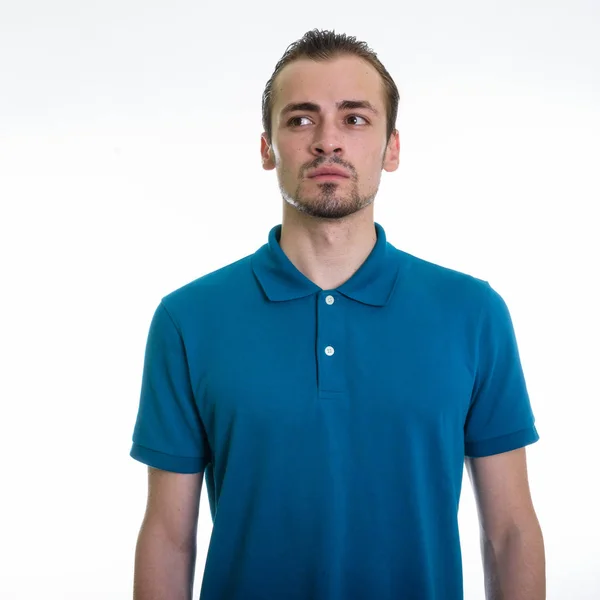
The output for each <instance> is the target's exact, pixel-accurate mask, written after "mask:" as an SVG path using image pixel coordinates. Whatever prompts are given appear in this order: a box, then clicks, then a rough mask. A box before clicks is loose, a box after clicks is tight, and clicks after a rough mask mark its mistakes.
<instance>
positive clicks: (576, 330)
mask: <svg viewBox="0 0 600 600" xmlns="http://www.w3.org/2000/svg"><path fill="white" fill-rule="evenodd" d="M253 6H254V8H251V7H249V6H247V5H243V4H241V3H240V4H239V5H228V4H227V5H226V4H217V6H214V5H210V4H209V5H204V4H203V5H201V4H200V3H197V2H191V1H179V2H171V3H169V4H168V5H167V4H166V3H154V2H152V3H148V2H144V3H143V2H141V1H133V0H121V1H120V2H116V1H114V0H113V1H106V2H103V3H97V4H92V5H90V4H89V3H86V4H81V3H75V2H65V1H62V2H61V1H59V2H53V3H43V2H39V1H38V2H20V3H15V4H12V5H9V4H8V3H6V6H4V7H2V8H0V73H2V76H1V77H0V251H1V255H2V295H1V306H2V310H1V311H0V315H1V317H0V318H1V322H0V352H1V356H0V358H1V359H2V375H1V376H0V388H1V389H0V401H1V403H2V419H1V420H0V444H1V449H2V456H3V459H4V460H3V463H2V464H3V481H4V485H3V490H4V492H3V494H2V501H1V507H2V510H0V531H1V532H2V533H1V535H0V553H1V556H0V561H1V563H2V565H3V569H2V570H1V572H0V597H2V598H6V599H7V600H9V599H10V600H24V599H30V598H36V597H44V598H47V599H49V600H50V599H52V600H55V599H57V600H58V599H60V600H81V599H82V598H85V599H86V600H95V599H103V600H104V599H106V598H111V599H114V600H125V599H127V598H131V595H132V586H133V559H134V547H135V542H136V537H137V533H138V530H139V527H140V524H141V519H142V516H143V512H144V509H145V501H146V477H147V475H146V467H145V466H144V465H142V464H140V463H137V462H136V461H134V460H133V459H131V458H130V457H129V449H130V445H131V434H132V431H133V425H134V421H135V416H136V411H137V406H138V400H139V392H140V384H141V374H142V365H143V352H144V346H145V342H146V336H147V333H148V327H149V324H150V319H151V317H152V314H153V311H154V309H155V308H156V306H157V304H158V302H159V300H160V298H161V297H162V296H163V295H165V294H167V293H169V292H170V291H172V290H174V289H175V288H177V287H179V286H181V285H183V284H185V283H187V282H188V281H191V280H192V279H195V278H197V277H199V276H201V275H203V274H205V273H208V272H210V271H212V270H215V269H218V268H220V267H221V266H224V265H226V264H228V263H230V262H233V261H235V260H237V259H239V258H241V257H243V256H246V255H248V254H251V253H253V252H254V251H255V250H256V249H258V247H259V246H261V245H263V244H264V243H265V242H266V241H267V235H268V232H269V230H270V228H271V227H272V226H273V225H275V224H277V223H279V222H281V197H280V195H279V191H278V188H277V181H276V174H275V172H274V171H270V172H267V171H263V170H262V168H261V162H260V154H259V149H260V134H261V132H262V127H261V113H260V107H261V104H260V102H261V94H262V91H263V88H264V85H265V83H266V82H267V80H268V78H269V77H270V75H271V73H272V71H273V69H274V67H275V64H276V62H277V60H279V58H280V57H281V55H282V54H283V52H284V51H285V49H286V47H287V46H288V44H290V43H291V42H293V41H295V40H296V39H298V38H299V37H301V36H302V35H303V34H304V33H305V31H307V30H309V29H312V28H314V27H318V28H321V29H326V28H327V29H335V30H336V32H341V33H347V34H349V35H354V36H356V37H357V38H358V39H360V40H364V41H366V42H367V43H368V44H369V46H370V47H371V48H373V49H374V50H375V51H376V52H377V53H378V56H379V58H380V59H381V60H382V62H383V63H384V65H385V66H386V68H387V69H388V71H389V72H390V73H391V75H392V77H394V79H395V81H396V83H397V85H398V87H399V89H400V94H401V99H400V108H399V116H398V121H397V126H398V129H399V131H400V140H401V154H400V168H399V170H398V171H396V172H395V173H384V174H383V175H382V183H381V187H380V189H379V194H378V196H377V199H376V201H375V218H376V221H378V222H380V223H381V224H382V225H383V226H384V227H385V229H386V234H387V236H388V239H389V240H390V242H391V243H392V244H393V245H395V246H396V247H398V248H400V249H402V250H405V251H407V252H410V253H412V254H415V255H417V256H420V257H422V258H425V259H427V260H430V261H433V262H437V263H438V264H441V265H444V266H448V267H450V268H453V269H457V270H461V271H464V272H466V273H469V274H472V275H475V276H476V277H480V278H482V279H486V280H488V281H489V282H490V284H491V285H492V286H493V287H494V288H495V289H496V290H497V291H498V292H499V293H500V294H501V295H502V296H503V297H504V299H505V300H506V302H507V304H508V306H509V308H510V310H511V314H512V317H513V322H514V326H515V331H516V335H517V339H518V342H519V348H520V352H521V359H522V363H523V368H524V371H525V375H526V379H527V383H528V389H529V392H530V396H531V401H532V407H533V410H534V413H535V417H536V426H537V428H538V432H539V434H540V441H539V442H537V443H536V444H533V445H532V446H529V447H528V448H527V456H528V466H529V478H530V485H531V490H532V496H533V500H534V504H535V507H536V511H537V514H538V517H539V520H540V523H541V526H542V529H543V533H544V539H545V545H546V561H547V580H548V586H547V587H548V598H549V599H551V600H552V599H556V600H563V599H564V600H572V599H577V600H592V599H597V598H599V597H600V575H599V573H600V555H599V553H598V550H597V540H598V539H599V538H600V523H599V520H598V518H597V508H598V506H600V493H599V492H598V486H597V485H596V480H595V479H596V478H595V476H594V474H595V473H597V471H598V467H597V457H598V444H597V432H596V429H597V419H596V417H597V415H598V404H599V400H600V385H599V383H598V373H599V367H598V365H599V364H600V353H599V350H598V348H599V345H598V339H599V338H600V322H599V317H598V306H600V292H599V287H598V273H599V269H598V258H599V257H600V243H599V234H598V230H599V226H598V220H597V217H596V216H594V215H596V214H597V208H598V203H599V201H600V184H599V183H598V164H599V163H600V150H599V144H598V140H599V139H600V110H599V106H600V37H599V36H598V30H599V28H600V6H599V5H598V4H597V3H594V2H592V1H591V0H590V1H587V2H584V1H573V0H572V1H571V2H569V3H568V4H567V3H558V2H551V3H542V2H533V1H531V0H529V1H524V0H521V1H519V2H517V1H516V0H509V1H506V2H503V3H501V4H500V3H481V2H474V1H466V0H461V1H458V2H454V3H450V4H449V3H447V2H442V1H441V0H437V1H435V2H434V1H432V2H424V3H414V2H413V3H408V4H407V3H404V4H401V3H393V4H388V3H381V4H380V5H378V4H377V3H375V4H373V3H370V4H369V5H365V4H364V3H362V4H360V3H350V4H348V3H346V4H344V5H343V6H341V5H331V6H330V5H322V6H321V5H319V6H318V9H317V7H316V6H308V5H307V6H305V7H303V6H298V5H290V6H289V7H287V6H284V5H282V4H281V3H275V2H266V3H264V4H263V5H262V6H261V7H260V8H256V7H255V5H253ZM232 168H235V174H232ZM205 494H206V490H205V489H204V491H203V496H202V500H201V506H200V529H199V536H198V567H197V574H196V588H195V597H197V594H198V593H199V589H200V588H199V586H200V583H201V578H202V572H203V567H204V560H205V558H206V550H207V547H208V542H209V537H210V530H211V521H210V513H209V508H208V500H207V497H206V495H205ZM459 516H460V526H461V540H462V549H463V561H464V581H465V599H466V600H479V599H481V598H482V596H483V571H482V565H481V558H480V550H479V531H478V522H477V514H476V508H475V503H474V498H473V493H472V489H471V486H470V483H469V480H468V478H467V476H466V472H465V478H464V483H463V490H462V498H461V506H460V512H459Z"/></svg>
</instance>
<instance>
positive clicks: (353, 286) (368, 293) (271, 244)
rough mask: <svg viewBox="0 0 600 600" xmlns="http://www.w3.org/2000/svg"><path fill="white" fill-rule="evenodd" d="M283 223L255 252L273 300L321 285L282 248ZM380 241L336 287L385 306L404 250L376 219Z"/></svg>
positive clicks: (258, 275) (265, 287)
mask: <svg viewBox="0 0 600 600" xmlns="http://www.w3.org/2000/svg"><path fill="white" fill-rule="evenodd" d="M281 227H282V226H281V224H279V225H276V226H275V227H273V228H272V229H271V231H270V232H269V241H268V243H266V244H265V245H264V246H261V247H260V248H259V249H258V250H257V251H256V252H255V253H254V254H253V255H252V259H251V262H252V269H253V271H254V274H255V276H256V278H257V279H258V282H259V284H260V285H261V287H262V289H263V291H264V293H265V294H266V296H267V297H268V298H269V300H271V301H272V302H282V301H285V300H295V299H297V298H303V297H305V296H310V295H311V294H316V293H318V292H320V291H322V290H321V288H320V287H319V286H318V285H316V284H315V283H313V282H312V281H311V280H310V279H308V277H306V276H305V275H304V274H303V273H301V272H300V271H299V270H298V269H297V268H296V267H295V266H294V265H293V263H292V262H291V261H290V259H289V258H288V257H287V255H286V254H285V253H284V252H283V250H282V249H281V246H280V245H279V240H280V239H281ZM375 231H376V233H377V241H376V242H375V246H374V247H373V250H372V251H371V253H370V254H369V256H368V257H367V259H366V260H365V262H364V263H363V264H362V265H361V266H360V268H359V269H358V271H356V273H354V275H352V277H350V279H348V281H346V282H345V283H343V284H342V285H341V286H339V287H338V288H337V289H336V291H337V292H339V293H340V294H343V295H344V296H346V297H348V298H351V299H352V300H356V301H357V302H362V303H364V304H370V305H372V306H385V305H386V304H387V302H388V300H389V299H390V297H391V295H392V292H393V291H394V287H395V284H396V280H397V279H398V275H399V268H400V253H399V252H398V251H397V250H396V249H395V248H394V246H392V245H391V244H389V243H388V242H387V240H386V235H385V231H384V229H383V227H382V226H381V225H380V224H379V223H375Z"/></svg>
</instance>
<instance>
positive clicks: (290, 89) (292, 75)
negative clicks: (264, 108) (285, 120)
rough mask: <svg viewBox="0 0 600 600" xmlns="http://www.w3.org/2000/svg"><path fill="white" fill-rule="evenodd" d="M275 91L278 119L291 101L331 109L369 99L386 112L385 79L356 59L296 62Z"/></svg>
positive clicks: (278, 79)
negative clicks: (342, 100) (350, 99)
mask: <svg viewBox="0 0 600 600" xmlns="http://www.w3.org/2000/svg"><path fill="white" fill-rule="evenodd" d="M273 89H274V92H275V94H274V96H275V98H274V100H275V102H274V104H273V115H274V116H277V115H278V114H279V113H280V112H281V110H282V109H283V107H284V106H286V104H288V103H290V102H305V101H306V102H316V103H317V104H321V105H323V106H325V107H326V108H328V107H330V106H335V103H336V102H339V101H340V100H341V99H346V98H352V99H361V100H368V101H369V102H370V103H371V104H372V105H373V106H374V107H375V108H376V109H377V110H378V111H380V112H383V111H384V96H383V85H382V80H381V76H380V75H379V73H378V72H377V71H376V70H375V68H374V67H372V66H371V65H370V64H369V63H368V62H366V61H365V60H363V59H361V58H359V57H356V56H343V57H338V58H335V59H329V60H325V61H313V60H310V59H305V58H302V59H299V60H296V61H294V62H292V63H290V64H289V65H286V66H285V67H284V68H283V69H282V70H281V71H280V72H279V74H278V75H277V77H276V79H275V85H274V86H273Z"/></svg>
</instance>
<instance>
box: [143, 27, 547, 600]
mask: <svg viewBox="0 0 600 600" xmlns="http://www.w3.org/2000/svg"><path fill="white" fill-rule="evenodd" d="M397 104H398V93H397V89H396V86H395V84H394V83H393V81H392V79H391V77H389V74H388V73H387V71H386V70H385V69H384V67H383V65H381V63H380V62H379V61H378V59H377V58H376V56H375V55H374V54H373V53H372V52H371V51H369V50H368V49H365V47H364V45H363V44H362V43H359V42H356V41H355V40H354V38H348V37H346V36H343V35H339V34H338V35H336V34H334V33H331V32H327V31H325V32H319V31H316V30H315V31H311V32H308V33H307V34H306V35H305V36H304V38H302V40H300V41H299V42H297V43H296V45H295V46H293V47H292V48H291V49H289V50H288V52H287V53H286V55H285V56H284V59H282V61H280V63H279V64H278V67H277V68H276V70H275V73H274V75H273V77H272V78H271V80H270V81H269V83H268V84H267V89H266V90H265V95H264V97H263V121H264V123H263V125H264V128H265V132H264V133H263V135H262V138H261V155H262V161H263V168H264V169H267V170H270V169H275V170H276V172H277V177H278V180H279V187H280V189H281V194H282V197H283V201H284V202H283V219H282V224H281V225H278V226H276V227H273V228H272V229H271V231H270V234H269V237H268V243H267V244H265V245H264V246H262V247H261V248H259V249H258V250H257V252H256V253H254V254H252V255H250V256H248V257H246V258H243V259H241V260H239V261H237V262H235V263H233V264H231V265H228V266H226V267H224V268H222V269H219V270H218V271H215V272H213V273H210V274H208V275H205V276H204V277H201V278H199V279H197V280H196V281H193V282H192V283H190V284H188V285H186V286H184V287H182V288H180V289H179V290H176V291H174V292H172V293H171V294H169V295H167V296H166V297H164V298H163V299H162V301H161V303H160V305H159V307H158V308H157V310H156V313H155V315H154V318H153V320H152V324H151V326H150V332H149V336H148V344H147V349H146V357H145V363H144V373H143V381H142V392H141V399H140V405H139V412H138V417H137V422H136V425H135V430H134V434H133V447H132V450H131V456H132V457H133V458H135V459H137V460H139V461H141V462H143V463H145V464H147V465H149V494H148V504H147V507H146V514H145V517H144V521H143V524H142V527H141V531H140V534H139V538H138V542H137V549H136V557H135V584H134V588H135V589H134V597H135V598H136V599H137V600H150V599H152V600H158V599H165V600H166V599H169V600H175V599H177V600H184V599H186V600H187V599H189V598H191V595H192V587H193V578H194V567H195V559H196V531H197V519H198V504H199V498H200V493H201V487H202V481H203V474H204V473H205V472H206V483H207V492H208V497H209V502H210V509H211V514H212V519H213V532H212V537H211V542H210V547H209V551H208V557H207V561H206V565H205V570H204V577H203V580H202V589H201V595H200V598H201V599H202V600H242V599H243V600H259V599H260V600H263V599H264V600H275V599H285V600H392V599H394V600H399V599H402V600H413V599H414V600H458V599H459V598H462V597H463V582H462V563H461V552H460V542H459V531H458V522H457V511H458V504H459V496H460V491H461V483H462V475H463V469H464V465H465V462H466V465H467V469H468V472H469V475H470V477H471V481H472V483H473V487H474V490H475V495H476V499H477V504H478V509H479V518H480V523H481V543H482V555H483V559H484V568H485V580H486V595H487V598H488V599H489V600H492V599H494V600H499V599H500V598H502V599H505V600H524V599H527V600H541V599H542V598H545V565H544V549H543V540H542V534H541V530H540V526H539V523H538V520H537V518H536V514H535V511H534V509H533V506H532V501H531V497H530V492H529V485H528V480H527V472H526V462H525V446H526V445H528V444H531V443H533V442H535V441H537V440H538V439H539V435H538V433H537V431H536V428H535V425H534V416H533V413H532V410H531V405H530V401H529V397H528V393H527V389H526V386H525V381H524V377H523V372H522V369H521V364H520V360H519V354H518V349H517V345H516V340H515V336H514V332H513V328H512V324H511V320H510V315H509V312H508V309H507V307H506V304H505V303H504V301H503V300H502V298H501V297H500V296H499V294H498V293H497V292H495V291H494V290H493V289H492V288H491V287H490V285H489V284H488V283H487V282H486V281H482V280H479V279H476V278H474V277H471V276H469V275H466V274H463V273H460V272H457V271H453V270H450V269H448V268H443V267H441V266H438V265H435V264H432V263H429V262H426V261H424V260H421V259H419V258H416V257H414V256H411V255H409V254H407V253H405V252H402V251H400V250H398V249H396V248H395V247H394V246H392V245H391V244H390V243H389V242H387V241H386V236H385V231H384V229H383V227H382V226H381V225H380V224H378V223H375V222H374V217H373V200H374V198H375V195H376V193H377V189H378V187H379V182H380V177H381V171H382V169H383V170H385V171H388V172H392V171H395V170H396V169H397V168H398V164H399V134H398V131H397V130H396V129H394V123H395V118H396V111H397Z"/></svg>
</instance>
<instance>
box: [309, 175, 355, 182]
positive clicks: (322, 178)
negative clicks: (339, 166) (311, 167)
mask: <svg viewBox="0 0 600 600" xmlns="http://www.w3.org/2000/svg"><path fill="white" fill-rule="evenodd" d="M309 179H314V180H315V181H322V180H324V179H348V178H347V177H346V176H345V175H334V174H333V173H326V174H324V175H315V176H314V177H309Z"/></svg>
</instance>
